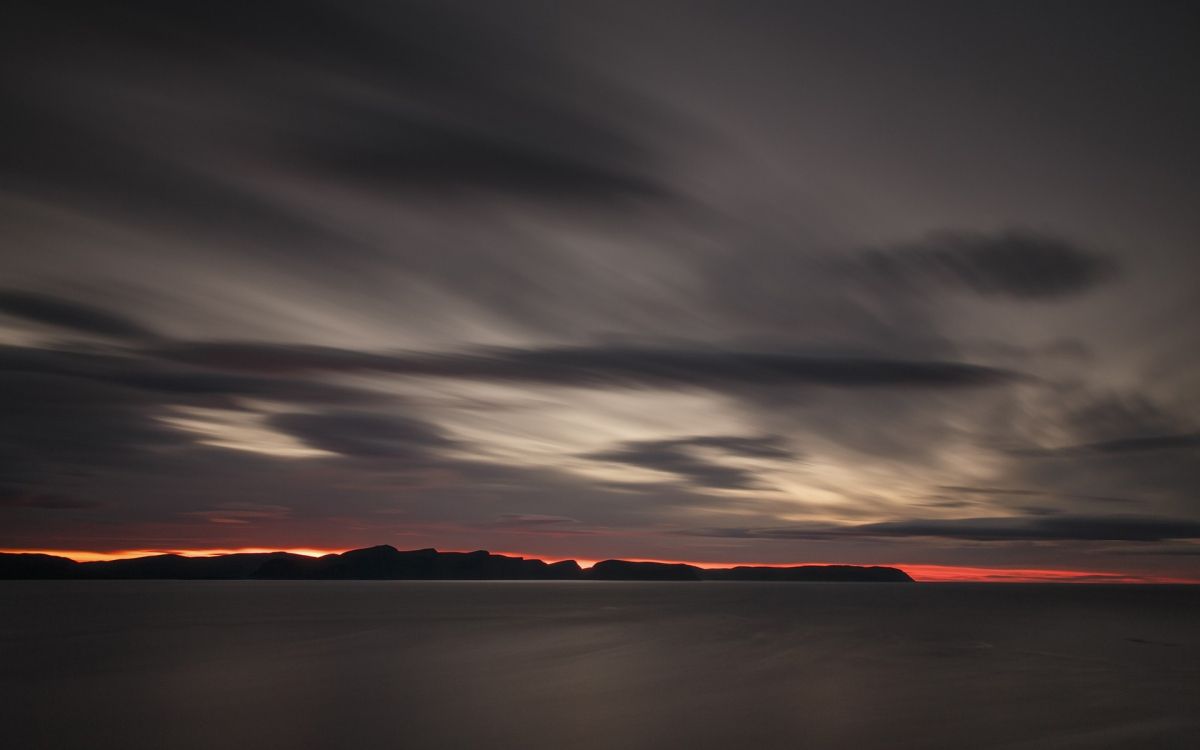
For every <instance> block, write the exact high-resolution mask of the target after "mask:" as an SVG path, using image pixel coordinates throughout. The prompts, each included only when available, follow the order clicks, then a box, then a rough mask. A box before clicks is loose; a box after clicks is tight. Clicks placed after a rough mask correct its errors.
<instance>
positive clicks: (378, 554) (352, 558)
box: [0, 544, 912, 583]
mask: <svg viewBox="0 0 1200 750" xmlns="http://www.w3.org/2000/svg"><path fill="white" fill-rule="evenodd" d="M0 579H39V580H49V579H58V580H62V579H66V580H96V579H175V580H243V579H264V580H416V581H442V580H452V581H829V582H864V583H905V582H911V581H912V578H910V577H909V575H908V574H907V573H905V572H904V571H903V570H900V569H899V568H889V567H879V566H870V567H865V566H857V565H802V566H795V567H767V566H745V565H741V566H737V567H731V568H700V567H697V566H695V565H685V564H683V563H659V562H633V561H629V560H604V561H602V562H598V563H596V564H595V565H594V566H592V567H591V568H586V569H585V568H581V567H580V566H579V564H578V563H576V562H575V561H574V560H564V561H562V562H556V563H547V562H545V561H543V560H536V559H530V558H524V557H510V556H507V555H493V554H491V553H489V552H486V551H484V550H479V551H476V552H439V551H438V550H436V549H432V548H430V549H417V550H407V551H401V550H398V549H396V548H395V547H392V546H391V545H386V544H384V545H379V546H376V547H366V548H363V549H354V550H350V551H348V552H342V553H340V554H329V555H324V556H322V557H306V556H304V555H296V554H292V553H289V552H262V553H235V554H229V555H214V556H212V557H184V556H182V555H172V554H167V555H151V556H148V557H136V558H129V559H125V560H106V561H98V562H76V561H74V560H71V559H69V558H66V557H58V556H55V555H44V554H32V553H15V554H13V553H0Z"/></svg>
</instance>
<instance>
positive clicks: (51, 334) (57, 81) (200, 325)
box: [0, 0, 1200, 565]
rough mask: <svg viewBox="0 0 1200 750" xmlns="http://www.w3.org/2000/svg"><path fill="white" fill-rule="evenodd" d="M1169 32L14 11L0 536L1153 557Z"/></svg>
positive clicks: (172, 7)
mask: <svg viewBox="0 0 1200 750" xmlns="http://www.w3.org/2000/svg"><path fill="white" fill-rule="evenodd" d="M1193 16H1194V11H1193V10H1191V9H1189V8H1184V7H1183V6H1182V5H1179V4H1157V5H1154V6H1152V7H1151V6H1144V5H1143V6H1138V5H1136V4H1132V3H1130V4H1123V3H1113V4H1110V3H1103V4H1099V5H1097V4H1089V6H1088V7H1087V8H1086V9H1084V8H1083V7H1082V6H1078V5H1074V4H1056V5H1054V6H1046V7H1040V8H1036V9H1029V10H1023V11H1022V12H1020V13H1014V12H1012V9H1011V8H1010V7H1009V6H1008V5H1007V4H1004V3H986V2H985V3H972V4H958V3H946V4H943V3H933V4H931V6H930V7H929V8H927V9H917V10H914V9H912V8H911V7H909V6H907V5H904V6H902V5H894V4H889V3H867V4H865V5H863V4H850V5H842V4H837V3H825V4H822V3H807V4H806V3H800V4H797V3H750V4H717V5H713V6H708V5H699V4H695V3H678V4H675V3H671V2H668V4H667V5H666V6H663V8H662V9H656V10H655V11H654V12H647V11H646V8H645V7H644V4H640V3H621V2H615V3H590V4H565V5H563V4H546V3H532V2H531V3H524V2H519V1H516V2H506V3H504V4H502V5H501V4H481V3H469V2H461V3H460V2H455V1H453V0H452V1H451V2H399V3H386V4H379V3H371V4H368V3H354V2H349V3H332V2H316V1H315V0H301V1H300V2H292V3H286V4H284V3H270V2H268V3H255V4H252V5H247V4H245V3H232V2H228V3H227V2H214V3H193V2H175V3H161V2H149V0H118V1H117V2H110V3H94V2H82V1H81V2H72V1H69V0H64V1H63V2H32V1H29V2H25V1H24V0H18V2H17V3H16V4H15V5H12V7H11V8H6V22H5V23H4V24H0V43H3V45H4V48H5V50H6V60H8V61H11V62H12V63H13V66H12V71H13V73H12V74H11V75H10V74H7V73H6V74H5V75H3V76H0V93H3V95H4V100H5V103H6V107H5V114H4V117H3V118H0V133H2V135H3V138H2V139H0V229H2V230H3V235H4V238H5V239H4V240H3V244H2V245H0V254H2V256H0V259H2V260H3V262H4V268H3V274H2V275H3V277H4V282H3V283H4V286H5V289H4V290H3V291H0V381H2V382H0V404H2V405H3V406H4V409H5V412H4V413H5V419H4V420H3V422H2V423H0V482H2V483H3V489H2V490H0V513H3V514H4V515H5V518H3V519H0V524H2V523H4V522H5V521H6V520H11V521H13V523H14V524H15V525H13V526H12V528H14V529H20V530H22V531H21V533H22V534H26V535H27V537H28V538H29V539H30V540H31V543H32V540H33V538H34V537H36V538H37V539H41V540H43V541H44V540H52V539H63V538H67V536H68V533H74V532H71V530H70V523H72V522H79V523H84V522H87V523H90V524H92V525H90V526H86V529H87V533H86V534H85V533H83V532H79V534H77V535H76V536H72V537H70V538H87V537H88V536H89V535H91V536H92V537H95V538H109V537H113V536H120V534H121V533H122V532H121V530H120V529H121V527H122V524H123V523H124V522H129V523H134V522H136V523H138V524H144V525H145V528H141V527H139V528H141V531H139V532H138V533H144V534H145V535H146V536H147V537H161V538H165V537H168V536H170V535H172V534H181V535H183V536H186V537H187V538H189V539H197V538H203V536H204V533H205V530H206V529H208V530H210V532H211V529H213V528H216V527H219V526H221V525H222V523H225V525H230V524H231V525H232V526H237V527H239V529H240V530H239V532H238V533H243V532H244V533H245V535H246V536H245V539H246V540H247V541H248V542H251V543H255V544H257V543H270V541H271V540H270V539H269V538H268V537H269V535H270V534H271V533H273V532H274V530H281V531H279V533H280V535H281V537H280V538H282V535H284V534H285V531H286V536H287V537H288V538H289V539H294V538H296V535H297V534H298V533H300V530H301V529H302V526H303V524H305V523H309V524H311V526H310V527H309V528H310V529H316V530H317V531H320V532H321V533H344V534H345V538H346V539H349V538H350V537H354V539H355V541H357V542H361V543H376V542H379V541H389V539H384V538H378V535H377V534H376V533H374V530H380V533H383V530H385V529H386V533H389V534H390V533H404V532H405V531H406V530H408V531H411V532H412V533H413V534H421V535H423V536H422V538H421V542H422V543H442V540H441V539H439V538H437V535H439V534H448V533H456V532H455V531H454V530H455V529H459V530H461V529H469V530H470V533H472V534H478V535H481V536H480V537H479V538H478V540H476V541H471V540H468V539H465V537H464V541H463V542H462V543H463V544H465V545H471V546H478V545H480V544H487V543H489V542H488V540H489V539H496V540H498V543H499V544H508V543H510V542H514V540H516V541H519V540H520V539H522V538H523V537H519V536H516V537H514V536H492V537H489V536H487V535H489V534H497V535H498V534H510V533H511V534H518V533H520V534H529V535H532V534H534V533H537V534H539V535H541V537H540V538H546V539H549V538H551V537H552V536H553V535H554V534H564V535H566V534H570V535H572V536H573V537H574V538H575V539H576V540H584V539H586V540H587V542H586V543H587V544H595V545H597V546H594V547H588V548H587V549H586V550H585V551H586V552H594V553H597V554H605V553H612V554H616V552H617V550H615V549H612V550H602V549H601V547H600V546H599V545H601V544H604V543H608V544H618V545H628V546H627V547H622V548H621V549H623V550H624V551H625V552H626V553H628V554H641V555H643V556H652V555H653V553H654V549H655V547H656V546H658V545H679V544H685V545H697V544H708V543H709V542H705V541H704V539H705V538H706V537H698V536H692V537H686V536H680V535H673V534H671V533H670V530H671V529H677V528H694V527H696V526H700V525H704V524H707V523H710V522H711V516H709V515H704V514H708V513H711V512H714V511H716V512H721V513H728V514H733V515H735V516H737V518H738V520H731V521H729V522H730V523H731V524H734V525H736V529H733V530H724V531H722V532H721V533H722V534H723V535H724V536H722V537H708V538H709V539H713V540H716V541H713V542H711V544H712V545H713V546H710V547H707V548H703V549H702V551H697V552H696V554H697V555H702V554H719V555H724V554H730V555H735V554H740V555H743V556H744V557H746V558H747V559H753V558H755V557H756V555H755V554H754V552H755V550H758V549H769V550H775V551H778V550H785V551H786V555H785V557H787V558H789V559H798V558H807V556H806V555H805V554H804V551H805V550H806V549H808V548H807V547H806V546H805V545H808V544H815V545H818V548H819V549H833V548H834V547H836V546H837V545H843V546H841V547H837V549H840V550H842V551H843V552H844V553H845V554H846V555H847V556H850V557H853V556H854V554H856V553H861V554H864V555H865V554H873V550H875V549H877V548H878V546H879V545H881V544H892V543H895V544H909V543H911V544H913V545H915V546H919V545H921V544H926V543H927V542H922V541H921V540H929V539H933V540H936V544H935V545H933V547H936V548H937V550H941V551H940V552H939V551H934V552H931V553H930V554H935V555H936V554H950V553H948V552H945V550H946V549H949V548H951V547H954V546H955V545H956V544H957V545H960V546H961V547H963V548H968V547H972V545H976V543H978V542H981V541H987V542H993V541H994V542H1000V541H1010V542H1013V543H1014V544H1015V543H1017V542H1030V543H1034V542H1037V543H1039V544H1040V545H1041V546H1040V547H1039V549H1043V548H1044V549H1047V550H1051V551H1050V552H1046V553H1045V554H1047V555H1052V554H1054V553H1053V550H1054V549H1056V547H1055V545H1056V544H1057V543H1059V542H1062V543H1063V544H1064V545H1065V546H1064V547H1063V550H1064V551H1063V552H1062V554H1063V555H1064V556H1068V555H1071V554H1073V552H1071V551H1070V550H1069V549H1068V548H1069V547H1071V544H1070V543H1072V542H1086V541H1089V540H1090V541H1100V540H1110V541H1113V542H1114V545H1113V546H1114V547H1121V546H1122V545H1132V544H1134V543H1135V542H1137V543H1143V544H1140V545H1139V546H1138V549H1143V550H1144V549H1149V548H1153V547H1161V546H1163V544H1164V541H1165V540H1171V539H1184V538H1187V539H1191V538H1194V534H1195V530H1194V528H1193V527H1192V526H1190V525H1189V524H1194V523H1195V522H1196V521H1197V518H1198V517H1200V516H1198V514H1200V511H1198V510H1197V507H1196V503H1195V500H1196V496H1195V487H1197V486H1200V473H1198V472H1200V469H1198V468H1197V467H1198V466H1200V462H1197V461H1196V455H1195V454H1196V449H1197V446H1198V442H1197V437H1196V436H1197V434H1200V433H1198V432H1197V430H1198V429H1200V411H1198V409H1200V405H1198V402H1197V401H1196V397H1195V392H1196V373H1197V372H1200V355H1197V352H1200V342H1198V341H1197V340H1196V336H1195V331H1200V305H1198V304H1196V302H1195V300H1197V299H1200V287H1198V286H1197V283H1196V281H1195V280H1196V279H1200V264H1198V263H1197V261H1196V257H1197V256H1196V254H1195V252H1194V249H1195V243H1196V239H1197V237H1198V236H1200V235H1198V234H1197V226H1196V223H1195V212H1194V210H1192V208H1193V207H1192V204H1193V203H1194V196H1195V195H1196V194H1197V193H1198V191H1200V184H1197V181H1196V175H1200V151H1198V150H1197V148H1196V142H1195V138H1194V135H1193V134H1194V133H1195V132H1196V131H1197V130H1200V107H1198V106H1197V101H1200V98H1197V97H1196V96H1195V95H1194V94H1193V93H1192V92H1193V91H1195V90H1200V78H1198V72H1197V71H1198V69H1197V68H1196V66H1189V65H1184V64H1181V61H1184V60H1190V59H1191V58H1192V57H1193V56H1194V55H1193V53H1192V51H1193V50H1194V49H1195V48H1196V46H1197V44H1200V40H1197V39H1196V37H1195V29H1196V28H1200V25H1198V24H1195V23H1194V20H1195V19H1194V18H1193ZM981 82H985V84H986V85H983V84H981ZM1193 84H1195V85H1193ZM497 394H500V395H497ZM468 401H470V402H471V403H472V404H473V406H472V407H471V408H470V409H466V408H465V407H462V406H461V404H463V403H465V402H468ZM189 410H190V411H189ZM206 410H209V411H213V412H218V413H219V414H220V415H222V416H221V418H222V419H227V420H230V423H231V425H232V426H228V425H227V428H228V430H229V431H230V434H234V435H235V436H236V434H237V430H239V429H240V430H243V431H244V432H245V434H249V435H250V437H246V438H245V439H246V440H252V439H261V436H262V434H263V432H264V431H265V433H267V434H268V435H270V434H271V433H273V434H274V436H275V437H276V438H281V439H283V438H286V439H288V440H290V441H291V444H299V445H301V446H303V447H307V448H312V449H316V450H319V451H323V452H324V453H325V454H329V455H320V456H310V457H299V458H297V457H292V458H284V457H281V456H278V455H266V454H256V453H252V452H246V451H237V450H233V449H230V448H228V447H227V446H226V447H220V446H219V445H213V444H211V443H212V442H213V441H212V440H206V439H205V438H204V437H203V436H201V435H198V434H195V433H192V432H188V431H186V430H182V429H180V428H179V427H178V426H177V425H176V426H172V424H173V423H172V422H171V421H170V418H171V417H178V416H179V414H181V413H187V414H191V413H201V414H203V413H205V412H206ZM468 411H469V412H470V413H467V412H468ZM456 430H459V431H461V434H460V433H459V432H456ZM256 431H257V432H256ZM254 435H258V436H259V437H258V438H255V437H254ZM489 435H490V436H491V437H489ZM468 436H469V437H468ZM210 437H211V436H210ZM489 441H492V442H489ZM219 442H221V441H218V443H219ZM225 442H229V441H225ZM521 451H528V453H521ZM555 451H557V452H558V453H555ZM310 453H311V452H310ZM514 454H520V455H518V456H517V458H515V459H513V462H512V464H511V465H507V464H505V463H504V462H505V460H506V459H497V458H495V456H498V455H504V456H513V455H514ZM522 461H523V462H524V463H522ZM581 467H582V468H583V469H584V470H585V471H584V472H582V473H576V472H575V470H576V469H579V468H581ZM767 467H770V468H767ZM635 469H637V470H642V471H644V470H652V471H655V472H658V473H659V474H660V475H662V476H663V477H665V480H664V481H660V482H647V483H645V484H639V483H637V482H634V481H630V482H622V481H621V479H620V475H621V472H622V471H626V472H628V473H629V474H631V475H633V474H634V470H635ZM588 470H591V471H598V472H599V473H600V474H603V475H604V477H605V478H603V479H601V478H598V477H597V476H596V475H586V476H585V474H586V471H588ZM638 475H642V474H641V473H640V472H639V474H638ZM778 475H784V476H786V478H787V480H788V482H787V483H786V486H787V487H788V488H789V489H788V491H787V492H783V491H781V490H780V488H779V487H777V486H775V485H774V484H773V483H772V481H770V480H771V478H773V477H775V476H778ZM972 488H973V489H972ZM712 490H736V492H713V491H712ZM810 494H811V496H810ZM783 495H787V496H786V497H782V496H783ZM818 496H819V498H820V499H821V502H817V501H816V500H814V498H817V497H818ZM839 498H840V499H839ZM931 501H932V502H931ZM939 503H940V504H939ZM1117 504H1123V505H1125V506H1128V507H1131V508H1136V510H1137V512H1138V514H1139V515H1137V516H1107V515H1097V513H1098V512H1103V511H1105V510H1106V508H1107V510H1111V509H1113V508H1114V507H1116V505H1117ZM289 509H290V510H289ZM1019 511H1023V512H1024V513H1025V515H1023V516H1020V517H1018V518H1010V517H1009V516H1010V514H1012V513H1014V512H1019ZM823 513H824V514H827V515H826V516H822V514H823ZM702 515H703V516H704V518H705V519H706V520H703V521H700V520H697V519H698V518H699V517H700V516H702ZM801 516H802V517H805V518H808V517H812V518H820V519H822V523H819V524H811V525H805V526H804V527H803V528H800V527H796V526H794V525H791V524H789V523H786V522H784V521H783V520H781V519H788V520H791V519H793V518H795V517H801ZM926 516H937V517H936V518H927V517H926ZM830 519H834V520H830ZM856 519H858V520H863V521H867V520H869V521H871V523H865V522H864V523H857V522H856ZM825 521H829V523H825ZM189 524H190V526H189ZM388 524H391V525H388ZM241 527H246V528H244V529H242V528H241ZM6 528H9V526H8V525H6ZM79 528H85V526H80V527H79ZM197 529H199V530H197ZM335 530H336V531H335ZM14 533H15V532H14ZM131 533H132V532H131ZM256 533H257V534H260V535H263V538H261V539H257V540H254V539H251V537H252V536H253V534H256ZM316 533H317V532H316V531H314V532H313V534H316ZM463 533H464V534H465V533H467V532H463ZM681 540H682V541H681ZM572 543H579V544H584V542H583V541H577V542H572ZM637 544H644V548H642V549H635V547H636V545H637ZM742 544H744V545H746V546H744V547H741V546H738V545H742ZM722 545H725V546H722ZM731 545H732V546H731ZM760 545H761V546H760ZM821 545H824V546H821ZM986 546H988V547H992V548H995V547H1000V546H1004V545H986ZM1010 546H1011V545H1010ZM731 550H733V551H731ZM570 553H572V554H573V553H574V552H570ZM679 553H680V554H682V552H679ZM580 554H582V553H580ZM780 554H781V555H783V554H785V553H784V552H781V553H780ZM1146 554H1149V553H1146ZM1179 558H1180V559H1185V558H1184V556H1182V555H1181V556H1179ZM696 559H712V558H708V557H697V558H696ZM1139 559H1140V558H1139ZM1122 564H1125V561H1123V562H1122ZM1147 564H1148V565H1149V564H1150V563H1147ZM1154 564H1159V563H1154Z"/></svg>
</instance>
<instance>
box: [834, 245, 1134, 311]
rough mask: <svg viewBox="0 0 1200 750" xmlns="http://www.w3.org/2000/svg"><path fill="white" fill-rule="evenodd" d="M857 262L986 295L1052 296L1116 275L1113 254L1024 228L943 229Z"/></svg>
mask: <svg viewBox="0 0 1200 750" xmlns="http://www.w3.org/2000/svg"><path fill="white" fill-rule="evenodd" d="M858 261H859V262H860V263H862V264H863V268H864V269H865V270H866V271H867V272H868V273H870V274H872V275H873V276H876V277H878V278H880V279H899V280H902V281H916V282H932V283H939V284H946V285H951V286H957V287H962V288H965V289H969V290H971V291H973V292H976V293H978V294H981V295H985V296H998V297H1012V298H1015V299H1024V300H1052V299H1057V298H1061V297H1066V296H1069V295H1072V294H1076V293H1079V292H1083V291H1086V290H1087V289H1090V288H1092V287H1094V286H1096V285H1097V284H1099V283H1101V282H1103V281H1105V280H1107V279H1109V278H1111V277H1112V276H1114V275H1115V273H1116V264H1115V263H1114V262H1113V261H1112V260H1111V259H1109V258H1107V257H1105V256H1103V255H1100V254H1098V253H1095V252H1093V251H1090V250H1087V249H1085V248H1082V247H1080V246H1078V245H1076V244H1074V243H1071V242H1069V241H1067V240H1064V239H1061V238H1058V237H1054V236H1052V235H1048V234H1044V233H1040V232H1033V231H1030V230H1025V229H1009V230H1005V231H1002V232H996V233H991V234H987V233H979V232H941V233H937V234H932V235H929V236H928V237H926V238H925V239H923V240H920V241H918V242H913V243H907V244H900V245H896V246H894V247H889V248H881V249H872V250H869V251H866V252H864V253H863V254H862V255H861V256H860V257H859V258H858Z"/></svg>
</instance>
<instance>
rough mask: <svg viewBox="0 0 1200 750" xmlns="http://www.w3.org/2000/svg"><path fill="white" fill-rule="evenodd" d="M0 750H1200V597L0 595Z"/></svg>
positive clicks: (530, 590) (257, 587)
mask: <svg viewBox="0 0 1200 750" xmlns="http://www.w3.org/2000/svg"><path fill="white" fill-rule="evenodd" d="M0 731H2V733H3V739H2V740H0V742H3V744H4V746H6V747H11V748H21V749H22V750H24V749H40V748H47V749H51V750H60V749H61V750H72V749H73V748H120V749H121V750H140V749H141V748H147V749H150V748H153V749H154V750H178V749H184V750H186V749H189V748H205V749H211V748H234V749H236V750H243V749H246V748H356V747H369V748H389V749H391V748H395V749H405V748H472V749H473V748H514V749H517V748H527V749H532V750H537V749H541V748H547V749H549V748H553V749H554V750H560V749H570V750H583V749H590V748H604V749H605V750H609V749H611V750H639V749H641V748H647V749H649V748H667V749H670V748H680V749H683V748H688V749H690V748H754V749H755V750H762V749H764V748H789V749H793V748H799V749H809V748H811V749H819V748H846V749H847V750H851V749H853V750H871V749H872V748H889V750H891V749H895V748H963V749H977V748H978V749H983V748H1056V749H1057V748H1155V749H1159V748H1188V750H1193V749H1194V748H1196V747H1200V744H1198V743H1200V739H1198V738H1200V588H1197V587H1156V586H1145V587H1142V586H1114V587H1110V586H1025V585H956V584H940V585H888V584H882V585H881V584H850V585H845V584H802V583H801V584H794V583H793V584H789V583H774V584H758V583H716V582H707V583H599V582H585V583H577V582H573V583H555V582H503V583H473V582H411V583H410V582H325V581H301V582H268V581H246V582H226V581H222V582H170V581H131V582H121V581H91V582H68V581H49V582H25V581H17V582H0Z"/></svg>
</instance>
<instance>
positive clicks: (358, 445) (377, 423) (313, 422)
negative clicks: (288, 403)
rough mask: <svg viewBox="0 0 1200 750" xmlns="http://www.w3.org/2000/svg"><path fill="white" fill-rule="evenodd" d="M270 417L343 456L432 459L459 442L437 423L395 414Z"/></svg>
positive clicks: (276, 425)
mask: <svg viewBox="0 0 1200 750" xmlns="http://www.w3.org/2000/svg"><path fill="white" fill-rule="evenodd" d="M267 421H268V423H269V424H270V425H271V426H272V427H274V428H275V429H277V430H279V431H281V432H285V433H287V434H289V435H292V436H293V437H295V438H298V439H299V440H301V441H302V442H304V443H305V444H307V445H309V446H311V447H313V448H317V449H320V450H323V451H329V452H331V453H337V454H340V455H343V456H354V457H359V458H392V459H401V460H410V461H411V460H417V459H429V458H431V457H433V456H434V455H436V454H437V452H438V451H439V450H444V449H447V448H452V447H454V446H455V445H456V443H455V442H454V441H453V440H450V439H449V438H447V437H446V436H445V435H443V434H442V433H441V431H440V430H438V429H437V428H435V427H434V426H432V425H430V424H428V423H426V422H422V421H421V420H419V419H415V418H412V417H406V416H401V415H395V414H389V415H385V414H375V413H367V412H322V413H317V414H303V413H296V414H276V415H274V416H272V417H270V418H269V419H268V420H267Z"/></svg>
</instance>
